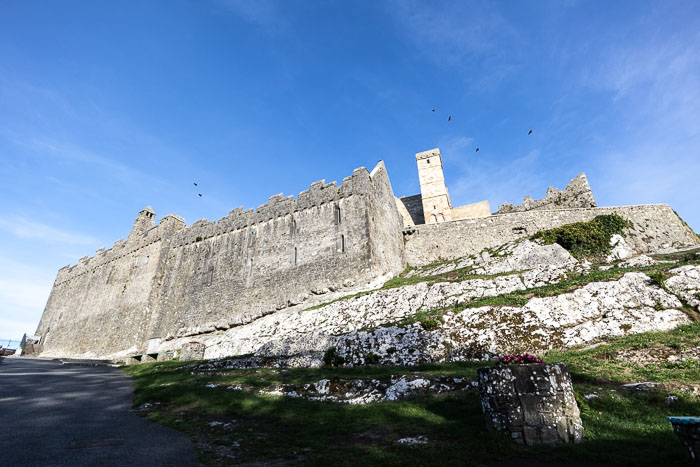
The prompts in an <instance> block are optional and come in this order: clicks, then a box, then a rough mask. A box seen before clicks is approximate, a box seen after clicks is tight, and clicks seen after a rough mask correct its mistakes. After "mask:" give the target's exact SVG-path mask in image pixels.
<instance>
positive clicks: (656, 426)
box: [129, 364, 700, 465]
mask: <svg viewBox="0 0 700 467" xmlns="http://www.w3.org/2000/svg"><path fill="white" fill-rule="evenodd" d="M149 367H150V368H149ZM149 367H147V366H146V365H144V366H141V367H139V368H137V369H131V370H129V372H130V373H132V374H133V375H134V378H135V383H136V384H135V385H136V394H135V405H140V404H143V403H145V402H160V405H157V406H155V407H154V409H153V411H152V412H150V414H149V418H151V419H153V420H156V421H159V422H161V423H164V424H166V425H169V426H172V427H174V428H177V429H180V430H182V431H185V432H187V433H189V434H190V436H192V437H193V439H195V440H199V441H200V443H199V446H200V452H201V453H202V456H201V459H202V461H203V462H205V463H207V464H211V465H214V464H221V463H226V462H264V463H272V462H275V461H284V462H294V463H301V464H308V465H320V464H332V465H351V464H352V465H383V464H412V465H441V464H444V465H488V464H489V463H492V462H498V461H502V460H507V459H518V460H523V461H524V462H525V461H527V462H534V463H537V462H539V461H543V462H552V463H562V462H566V463H569V462H572V461H587V462H593V463H597V464H612V465H683V463H684V460H685V458H684V451H683V449H682V447H681V445H680V443H679V442H678V440H677V439H676V438H675V435H674V434H673V431H672V429H671V426H670V424H668V422H667V421H666V419H665V416H666V415H670V414H671V409H670V408H669V407H667V406H666V405H665V404H664V402H663V400H662V399H659V397H658V395H650V394H647V395H633V396H628V395H619V394H616V393H612V392H608V393H606V394H603V395H601V397H600V398H597V399H591V400H586V399H584V398H583V397H582V394H578V399H579V406H580V407H581V411H582V418H583V421H584V426H585V428H586V431H587V437H586V439H585V440H584V442H582V443H581V444H579V445H576V446H559V447H554V448H552V447H540V448H536V449H520V448H517V447H515V446H513V445H511V444H510V442H509V440H508V439H506V437H505V436H504V435H503V434H499V433H488V432H487V431H486V429H485V425H484V419H483V415H482V412H481V404H480V401H479V397H478V394H476V393H475V392H462V393H457V394H452V395H447V396H435V397H422V398H415V399H408V400H403V401H396V402H383V403H375V404H370V405H364V406H359V405H357V406H351V405H344V404H337V403H330V402H313V401H308V400H304V399H297V398H287V397H273V396H267V395H261V394H258V393H257V388H259V387H260V386H262V385H265V384H262V383H260V382H259V381H258V382H256V378H257V379H258V380H262V381H265V382H268V384H269V382H271V381H272V382H274V381H283V382H290V381H293V382H297V383H299V382H313V381H317V380H318V379H321V378H323V377H329V376H330V377H345V378H358V377H378V376H382V375H385V374H386V373H387V370H389V372H391V373H393V374H401V373H407V372H415V371H416V369H417V368H415V367H413V368H399V367H394V368H391V369H387V368H382V367H376V368H361V369H317V370H313V369H298V370H289V371H286V372H281V371H280V370H227V371H226V372H225V374H222V375H218V376H198V375H192V374H191V373H190V372H189V371H177V370H176V367H177V364H171V366H170V367H169V368H168V367H167V366H162V365H161V366H160V367H158V366H156V365H149ZM441 368H442V369H443V370H445V371H444V372H443V373H445V372H446V373H452V374H455V376H457V375H458V374H459V372H460V371H461V373H462V375H463V376H472V375H473V373H474V371H475V366H474V364H462V365H454V364H450V365H430V366H424V367H422V370H423V371H435V372H436V373H437V372H440V369H441ZM209 381H217V383H218V382H220V381H226V382H227V383H230V384H245V383H250V384H251V385H252V386H253V387H255V388H256V389H255V390H251V391H247V390H244V391H234V390H227V389H226V388H225V387H224V386H220V387H217V388H207V387H206V386H205V384H206V383H207V382H209ZM673 410H674V414H679V413H685V414H691V413H694V412H698V413H700V404H699V403H698V402H697V399H687V400H686V399H682V400H680V401H679V403H678V405H676V406H674V409H673ZM212 421H217V422H221V423H222V425H217V426H214V427H211V426H209V425H208V424H209V423H210V422H212ZM224 423H231V425H230V426H229V428H223V424H224ZM419 435H423V436H427V438H428V440H429V442H428V444H425V445H417V446H405V445H398V444H396V441H397V440H398V439H400V438H404V437H415V436H419ZM236 443H238V445H239V447H235V448H234V447H233V446H236ZM212 446H216V447H217V448H216V449H215V448H212ZM220 447H224V448H226V447H228V448H229V450H230V452H231V455H233V456H234V458H233V460H230V459H229V460H228V461H227V460H226V459H222V457H221V456H220V455H218V454H217V452H218V451H217V449H220ZM587 465H590V464H587Z"/></svg>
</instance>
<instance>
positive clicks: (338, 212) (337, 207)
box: [335, 204, 341, 224]
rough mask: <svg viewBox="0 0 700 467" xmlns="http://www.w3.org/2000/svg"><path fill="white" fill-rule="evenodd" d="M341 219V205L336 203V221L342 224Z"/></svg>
mask: <svg viewBox="0 0 700 467" xmlns="http://www.w3.org/2000/svg"><path fill="white" fill-rule="evenodd" d="M340 221H341V219H340V206H339V205H337V204H336V205H335V223H336V224H340Z"/></svg>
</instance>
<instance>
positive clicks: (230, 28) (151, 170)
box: [0, 0, 700, 339]
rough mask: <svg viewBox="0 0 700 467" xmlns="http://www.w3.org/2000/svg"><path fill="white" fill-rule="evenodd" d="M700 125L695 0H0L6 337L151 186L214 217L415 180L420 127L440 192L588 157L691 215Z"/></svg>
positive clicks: (500, 185) (553, 170)
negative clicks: (362, 174)
mask: <svg viewBox="0 0 700 467" xmlns="http://www.w3.org/2000/svg"><path fill="white" fill-rule="evenodd" d="M433 108H434V109H436V111H435V112H434V113H433V112H431V110H432V109H433ZM449 115H452V121H451V122H448V121H447V117H448V116H449ZM698 122H700V3H699V2H696V1H687V2H679V1H664V2H644V1H629V2H625V1H616V2H609V1H563V0H562V1H559V0H558V1H551V2H547V1H540V2H525V1H520V2H516V1H501V2H497V1H484V2H462V1H459V2H457V1H450V2H439V1H436V2H432V1H431V2H417V1H416V2H413V1H352V2H350V1H311V0H306V1H298V0H285V1H279V2H276V1H265V0H255V1H252V0H251V1H237V0H209V1H206V0H202V1H194V0H193V1H169V2H162V1H140V2H139V1H130V2H124V1H100V2H92V1H87V0H85V1H62V2H46V1H31V0H20V1H13V0H9V1H7V0H6V1H4V2H2V5H0V174H2V183H1V184H0V338H8V339H9V338H13V339H17V338H19V337H21V336H22V334H23V333H24V332H27V333H32V332H34V330H35V329H36V326H37V324H38V322H39V318H40V316H41V313H42V311H43V308H44V305H45V303H46V300H47V298H48V295H49V292H50V289H51V285H52V283H53V280H54V278H55V275H56V272H57V270H58V269H59V268H61V267H63V266H64V265H66V264H75V263H76V262H77V260H78V259H79V258H80V257H82V256H84V255H92V254H94V252H95V250H97V249H98V248H99V247H101V246H106V247H107V248H109V247H110V246H111V245H112V244H113V243H114V242H115V241H116V240H118V239H119V238H120V237H126V236H127V235H128V233H129V230H130V228H131V225H132V222H133V220H134V218H135V216H136V214H137V212H138V211H139V210H141V209H142V208H144V207H145V206H147V205H151V206H153V208H154V210H155V211H156V213H157V216H158V218H160V217H162V216H164V215H166V214H169V213H176V214H178V215H180V216H183V217H184V218H185V219H186V221H187V223H188V224H190V223H192V222H194V221H196V220H198V219H201V218H203V217H206V218H207V219H210V220H212V219H219V218H221V217H223V216H225V215H226V214H228V212H229V211H230V210H231V209H233V208H235V207H238V206H244V207H246V208H256V207H257V206H258V205H260V204H262V203H264V202H266V201H267V199H268V197H269V196H271V195H273V194H276V193H279V192H284V193H285V194H297V193H298V192H300V191H302V190H304V189H306V188H307V187H308V186H309V185H310V184H311V183H312V182H313V181H315V180H319V179H321V178H324V179H325V180H326V181H332V180H337V181H341V180H342V179H343V177H346V176H348V175H350V174H351V173H352V170H353V169H354V168H356V167H360V166H365V167H368V168H370V169H371V168H372V167H373V166H374V164H375V163H376V162H377V161H378V160H379V159H383V160H384V161H385V163H386V165H387V168H388V171H389V175H390V177H391V181H392V185H393V189H394V193H395V194H396V195H397V196H401V195H412V194H415V193H417V192H418V191H419V188H418V178H417V174H416V164H415V160H414V158H413V155H414V154H415V153H416V152H419V151H423V150H426V149H431V148H433V147H440V149H441V151H442V153H443V162H444V168H445V176H446V181H447V185H448V187H449V190H450V195H451V198H452V202H453V205H462V204H466V203H471V202H476V201H480V200H483V199H488V200H489V202H490V203H491V207H492V210H495V209H496V208H497V207H498V205H499V204H501V203H502V202H503V201H504V200H507V201H509V202H513V203H516V204H517V203H519V202H520V201H521V200H522V198H523V196H524V195H525V194H531V195H533V197H542V196H543V195H544V194H545V191H546V188H547V186H549V185H552V186H556V187H560V188H563V187H564V186H566V184H567V182H568V181H569V180H570V179H571V178H573V177H574V176H576V175H577V174H578V173H580V172H583V171H585V172H586V174H587V175H588V178H589V181H590V183H591V186H592V188H593V190H594V194H595V196H596V199H597V201H598V203H599V205H602V206H611V205H627V204H642V203H660V202H665V203H669V204H670V205H671V206H672V207H673V208H674V209H675V210H676V211H678V213H679V214H680V215H681V216H682V217H683V218H684V219H685V220H686V221H687V222H688V223H689V224H690V225H691V226H692V227H693V228H694V229H695V230H697V231H700V211H699V210H698V209H697V200H698V199H700V183H699V178H698V175H699V174H700V124H698ZM530 129H533V130H534V133H533V134H532V135H531V136H527V132H528V130H530ZM476 147H479V148H480V151H479V153H475V151H474V149H475V148H476ZM195 181H196V182H197V183H198V184H199V187H198V188H195V187H194V186H193V182H195ZM200 192H201V193H202V195H203V196H202V197H201V198H200V197H199V196H197V193H200Z"/></svg>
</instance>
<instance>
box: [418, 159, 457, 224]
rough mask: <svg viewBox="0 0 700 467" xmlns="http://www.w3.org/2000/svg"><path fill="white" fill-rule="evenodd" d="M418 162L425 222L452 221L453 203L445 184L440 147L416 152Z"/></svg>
mask: <svg viewBox="0 0 700 467" xmlns="http://www.w3.org/2000/svg"><path fill="white" fill-rule="evenodd" d="M416 163H417V164H418V180H419V181H420V192H421V197H422V199H423V214H424V215H425V223H426V224H436V223H439V222H445V221H451V220H452V205H451V204H450V195H449V194H448V193H447V187H446V186H445V175H444V174H443V172H442V157H441V156H440V149H438V148H435V149H431V150H430V151H423V152H419V153H418V154H416Z"/></svg>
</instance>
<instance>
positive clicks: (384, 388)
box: [198, 364, 476, 405]
mask: <svg viewBox="0 0 700 467" xmlns="http://www.w3.org/2000/svg"><path fill="white" fill-rule="evenodd" d="M201 368H206V364H205V365H200V366H199V367H198V369H201ZM475 384H476V382H475V381H472V380H470V379H468V378H456V377H452V376H421V375H401V376H395V375H394V376H392V377H391V379H390V380H389V381H382V380H377V379H353V380H344V379H340V378H334V379H332V380H330V379H322V380H320V381H317V382H315V383H313V384H303V385H292V384H279V385H276V386H274V387H272V388H267V389H263V390H261V391H260V392H261V393H262V394H270V395H276V396H286V397H301V398H304V399H308V400H312V401H322V402H338V403H342V404H350V405H365V404H370V403H373V402H382V401H395V400H400V399H406V398H409V397H416V396H423V395H426V394H445V393H450V392H455V391H466V390H470V389H476V387H475Z"/></svg>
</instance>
